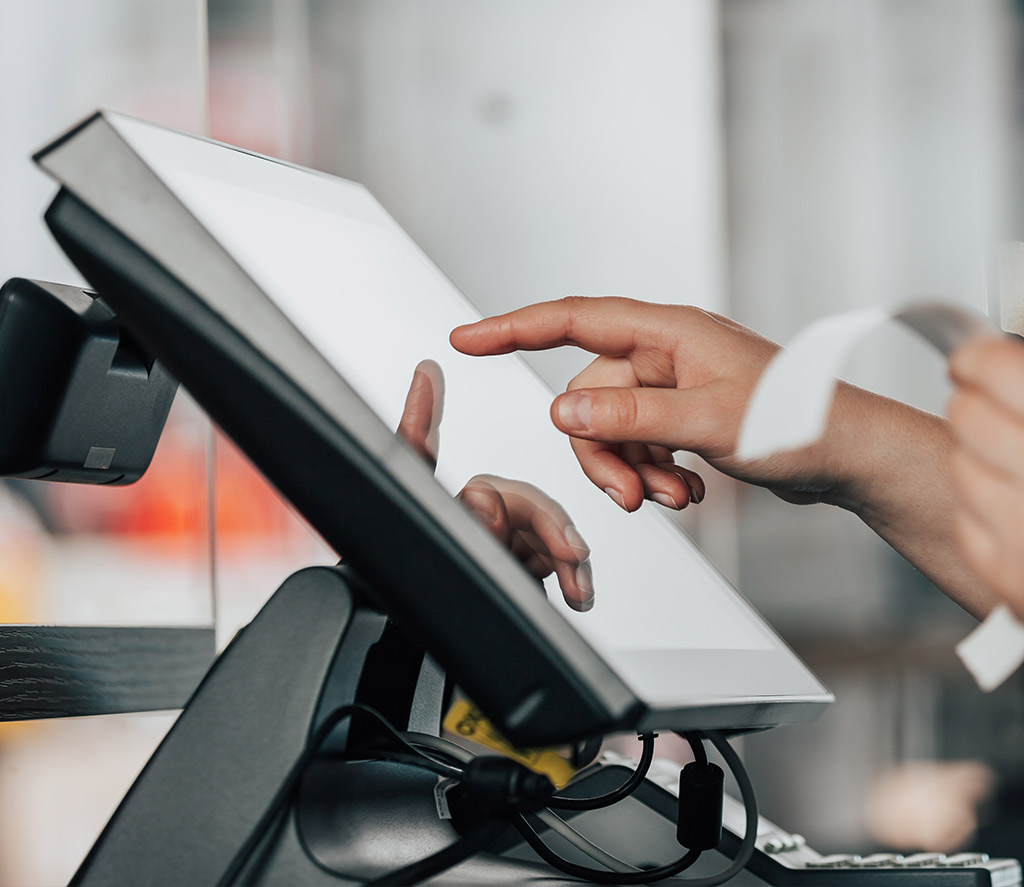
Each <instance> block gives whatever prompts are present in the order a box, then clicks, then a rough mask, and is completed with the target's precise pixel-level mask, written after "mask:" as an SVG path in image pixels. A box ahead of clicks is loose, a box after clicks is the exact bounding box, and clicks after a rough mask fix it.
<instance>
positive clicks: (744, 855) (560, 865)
mask: <svg viewBox="0 0 1024 887" xmlns="http://www.w3.org/2000/svg"><path fill="white" fill-rule="evenodd" d="M705 736H706V737H707V739H708V740H710V742H711V744H712V745H714V746H715V748H716V749H718V753H719V754H720V755H721V756H722V758H723V759H724V760H725V763H726V764H727V765H728V767H729V769H730V770H732V773H733V776H735V777H736V782H737V783H738V785H739V788H740V796H741V797H742V799H743V807H744V810H745V811H746V826H745V830H744V833H743V840H742V841H740V846H739V850H738V851H737V853H736V858H735V859H733V861H732V862H731V863H730V864H729V865H728V866H727V867H726V868H724V869H723V870H722V871H720V872H718V873H717V874H714V875H707V876H705V877H701V878H685V879H684V878H680V879H679V880H680V882H685V884H686V885H687V887H718V885H719V884H724V883H725V882H726V881H728V880H729V879H730V878H733V877H735V876H736V875H737V874H739V873H740V872H741V871H742V870H743V869H744V868H746V865H747V863H748V862H750V857H751V856H752V855H753V853H754V846H755V842H756V841H757V822H758V814H757V798H756V796H755V795H754V786H753V783H752V782H751V781H750V777H749V776H748V774H747V771H746V768H745V767H744V766H743V762H742V761H741V760H740V757H739V755H738V754H736V752H735V750H734V749H733V747H732V746H731V745H729V742H728V740H726V739H725V737H724V736H722V734H721V733H718V732H715V731H710V730H709V731H707V732H706V733H705ZM696 737H697V738H698V739H699V734H696ZM515 826H516V828H517V829H518V831H519V833H520V834H521V835H522V836H523V839H524V840H525V841H526V843H527V844H529V845H530V846H531V847H532V848H533V850H534V851H535V852H536V853H537V855H538V856H540V857H541V859H543V860H544V861H545V862H546V863H548V865H550V866H551V867H552V868H555V869H557V870H558V871H560V872H564V873H565V874H567V875H571V876H572V877H574V878H582V879H584V880H589V881H593V882H594V883H597V884H620V885H631V884H649V883H651V882H652V881H660V880H663V879H665V878H670V877H672V876H673V875H678V874H679V873H680V872H682V871H685V870H686V869H687V868H689V866H691V865H693V863H694V862H695V861H696V859H697V857H698V856H700V852H699V851H696V850H691V851H689V852H688V853H687V854H686V855H685V856H682V857H680V858H679V859H677V860H676V861H675V862H671V863H667V864H666V865H662V866H658V867H656V868H650V869H644V870H641V871H638V872H606V871H602V870H601V869H591V868H588V867H587V866H581V865H577V864H576V863H574V862H570V861H569V860H568V859H565V858H563V857H562V856H559V855H558V854H557V853H555V851H553V850H552V849H551V848H550V847H548V845H547V844H545V843H544V840H543V839H542V838H541V837H540V835H538V834H537V832H536V830H535V829H534V828H533V826H532V825H530V823H529V822H528V821H527V820H526V818H525V817H524V816H520V817H518V818H517V820H516V822H515Z"/></svg>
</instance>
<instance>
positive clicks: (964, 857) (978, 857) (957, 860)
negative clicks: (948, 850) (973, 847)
mask: <svg viewBox="0 0 1024 887" xmlns="http://www.w3.org/2000/svg"><path fill="white" fill-rule="evenodd" d="M983 862H988V854H987V853H954V854H953V855H952V856H947V857H946V858H945V859H944V860H943V861H942V862H940V863H938V864H939V865H942V866H947V865H948V866H959V865H978V864H980V863H983Z"/></svg>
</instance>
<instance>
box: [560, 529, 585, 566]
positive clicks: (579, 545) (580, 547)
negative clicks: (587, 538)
mask: <svg viewBox="0 0 1024 887" xmlns="http://www.w3.org/2000/svg"><path fill="white" fill-rule="evenodd" d="M562 532H563V533H564V534H565V541H566V542H568V543H569V547H570V548H571V549H572V550H573V551H575V552H576V554H577V555H578V556H579V559H580V560H581V561H585V560H586V559H587V558H588V557H590V546H588V545H587V543H586V542H584V541H583V537H582V536H581V535H580V533H579V530H577V529H576V528H575V527H574V526H573V525H572V524H566V526H565V529H564V530H563V531H562Z"/></svg>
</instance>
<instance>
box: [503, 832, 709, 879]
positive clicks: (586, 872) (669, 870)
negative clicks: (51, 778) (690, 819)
mask: <svg viewBox="0 0 1024 887" xmlns="http://www.w3.org/2000/svg"><path fill="white" fill-rule="evenodd" d="M515 827H516V829H517V830H518V831H519V834H521V835H522V836H523V840H524V841H526V843H527V844H529V845H530V846H531V847H532V848H533V850H534V852H535V853H536V854H537V855H538V856H539V857H540V858H541V859H543V860H544V861H545V862H546V863H547V864H548V865H550V866H551V867H552V868H554V869H557V870H558V871H560V872H564V873H565V874H567V875H571V876H572V877H574V878H580V879H582V880H584V881H593V882H594V883H595V884H620V885H630V884H650V883H651V882H652V881H660V880H662V879H663V878H671V877H672V876H673V875H678V874H679V873H680V872H683V871H686V869H688V868H689V867H690V866H691V865H693V864H694V863H695V862H696V861H697V858H698V857H699V856H700V851H699V850H688V851H687V852H686V855H685V856H682V857H680V858H679V859H677V860H676V861H675V862H672V863H669V864H667V865H662V866H658V867H657V868H651V869H640V870H639V871H636V872H605V871H602V870H601V869H592V868H590V867H589V866H585V865H577V864H576V863H575V862H570V861H569V860H568V859H565V858H564V857H562V856H559V855H558V854H557V853H555V851H554V850H552V849H551V848H550V847H548V845H547V844H545V843H544V839H543V838H541V836H540V835H538V834H537V832H536V830H535V829H534V827H533V826H532V825H530V823H529V821H528V820H527V819H526V817H525V816H520V817H518V818H517V819H516V821H515Z"/></svg>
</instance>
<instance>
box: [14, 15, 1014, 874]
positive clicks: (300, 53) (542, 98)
mask: <svg viewBox="0 0 1024 887" xmlns="http://www.w3.org/2000/svg"><path fill="white" fill-rule="evenodd" d="M1022 33H1024V9H1022V8H1021V6H1020V5H1018V4H1017V3H1011V2H1009V0H687V2H686V3H679V2H674V0H629V2H627V0H518V2H516V3H514V4H500V3H495V2H489V3H481V2H479V0H205V2H203V0H199V2H182V0H149V2H147V3H145V4H140V3H135V2H130V0H75V2H71V0H35V2H33V3H24V2H21V0H0V52H2V57H3V58H4V59H5V62H6V70H7V72H8V73H7V76H6V77H5V79H4V82H3V84H2V85H0V120H2V121H3V124H2V127H3V139H0V281H2V280H6V279H7V278H9V277H14V276H19V277H30V278H36V279H42V280H52V281H57V282H62V283H75V282H80V281H79V278H78V276H77V274H76V272H75V271H74V270H73V269H72V268H71V267H70V266H69V265H68V264H67V263H66V261H65V260H63V258H62V257H61V256H60V254H59V252H58V251H57V249H56V248H55V246H54V245H53V244H52V242H51V241H50V239H49V236H48V235H47V233H46V231H45V229H44V227H43V225H42V221H41V214H42V211H43V209H44V208H45V206H46V204H47V203H48V202H49V199H50V197H51V196H52V187H51V185H50V183H49V182H48V181H47V180H46V178H45V177H44V176H43V175H42V174H41V173H39V172H38V171H37V170H36V169H35V168H34V167H33V165H32V164H31V163H30V161H29V156H30V154H31V153H32V151H33V150H35V149H36V148H38V147H40V146H41V145H42V144H44V143H46V142H47V141H48V140H50V139H51V138H52V137H53V136H54V135H56V134H57V133H58V132H60V131H61V130H63V129H65V128H67V127H69V126H70V125H72V124H73V123H75V122H76V121H77V120H79V119H80V118H81V117H83V116H85V115H86V114H88V113H89V112H91V111H92V110H94V109H95V108H96V107H107V108H113V109H116V110H121V111H125V112H128V113H131V114H135V115H138V116H140V117H144V118H146V119H150V120H154V121H157V122H160V123H164V124H167V125H170V126H173V127H176V128H179V129H184V130H187V131H191V132H195V133H198V134H208V135H210V136H212V137H213V138H216V139H220V140H223V141H226V142H230V143H233V144H237V145H241V146H244V147H247V148H250V149H253V150H256V151H259V152H263V153H266V154H271V155H274V156H277V157H282V158H285V159H287V160H291V161H294V162H297V163H300V164H303V165H308V166H313V167H316V168H318V169H322V170H325V171H328V172H331V173H335V174H339V175H342V176H345V177H348V178H352V179H356V180H358V181H361V182H363V183H365V184H366V185H367V186H368V187H369V188H370V190H371V191H372V192H373V193H374V194H375V195H376V197H377V198H378V199H379V200H381V202H382V203H383V204H384V205H385V206H386V207H387V208H388V210H389V211H390V212H391V213H392V214H393V215H394V216H395V217H396V218H397V219H398V221H399V222H400V223H401V224H402V225H403V226H404V227H405V228H406V229H407V230H409V232H410V233H411V234H412V235H413V237H414V238H415V239H416V240H417V241H418V242H419V243H420V244H421V245H422V246H423V247H424V248H425V249H426V251H427V252H428V253H429V254H430V255H431V256H432V257H433V258H434V259H435V260H436V261H437V262H438V264H440V265H441V267H442V268H444V269H445V271H446V272H447V273H448V274H449V276H450V277H452V278H453V280H454V281H455V282H456V283H457V284H458V285H459V286H460V287H461V288H462V289H463V290H464V291H465V292H466V294H467V295H468V296H469V297H470V298H471V299H472V300H473V301H474V302H475V303H476V304H477V305H478V307H479V308H480V309H481V310H482V311H484V312H485V313H489V312H496V311H503V310H507V309H509V308H511V307H514V306H516V305H520V304H525V303H528V302H532V301H536V300H540V299H547V298H557V297H560V296H562V295H565V294H568V293H584V294H608V293H617V294H623V295H628V296H631V297H634V298H638V299H645V300H649V301H662V302H686V303H693V304H697V305H701V306H703V307H706V308H709V309H711V310H714V311H718V312H721V313H724V314H728V315H730V316H732V317H735V318H736V319H738V320H740V321H741V322H743V323H745V324H747V325H749V326H752V327H754V328H755V329H757V330H759V331H761V332H763V333H765V334H766V335H768V336H771V337H773V338H776V339H778V340H781V341H785V340H787V339H788V338H790V337H791V336H792V335H793V334H794V333H795V332H796V331H797V330H798V329H799V328H800V327H802V326H803V325H804V324H806V323H807V322H809V321H810V320H812V319H814V318H816V317H819V316H821V315H823V314H827V313H831V312H834V311H839V310H844V309H849V308H855V307H858V306H862V305H868V304H874V303H878V302H884V301H897V300H903V299H906V298H910V297H915V296H921V295H940V296H943V297H946V298H950V299H954V300H958V301H961V302H963V303H965V304H971V305H975V306H978V307H981V306H983V305H984V303H985V287H984V280H983V269H984V266H985V262H986V258H987V256H988V255H990V253H991V251H992V249H993V248H994V247H995V245H996V244H998V243H999V242H1000V241H1007V240H1011V241H1012V240H1018V239H1024V234H1022V228H1024V225H1022V222H1024V218H1022V217H1024V200H1021V199H1020V187H1019V184H1020V179H1021V169H1020V161H1019V159H1018V158H1019V157H1020V153H1021V152H1020V150H1019V147H1020V145H1021V142H1022V141H1024V120H1022V111H1024V67H1022V61H1024V52H1022V46H1021V35H1022ZM532 360H533V361H534V364H535V366H536V367H537V369H538V371H539V372H540V373H541V374H542V375H543V376H544V377H545V378H546V379H547V380H548V381H549V382H550V383H551V384H552V386H553V387H554V388H556V389H561V388H562V387H564V385H565V383H566V381H567V380H568V379H569V378H571V376H572V375H573V374H574V373H575V372H577V371H578V369H580V368H582V366H584V365H585V363H586V357H585V356H584V355H581V354H578V353H574V352H572V351H568V350H566V351H564V352H561V353H553V354H546V355H536V356H534V357H533V358H532ZM848 378H850V379H851V380H852V381H854V382H856V383H858V384H862V385H865V386H867V387H871V388H873V389H875V390H879V391H882V392H884V393H886V394H889V395H892V396H896V397H900V398H901V399H904V400H909V401H911V402H913V403H915V404H917V405H918V406H921V407H923V408H925V409H929V410H933V411H936V412H941V410H942V408H943V402H944V398H945V396H946V393H947V389H946V384H945V381H944V368H943V365H942V362H941V361H940V360H939V359H938V358H937V357H936V356H935V355H932V354H931V353H929V352H928V351H927V350H926V349H925V348H924V346H921V345H919V344H918V343H917V342H916V341H915V340H913V339H911V338H910V336H909V335H907V334H904V333H901V332H900V331H898V330H885V331H883V332H881V333H879V334H877V335H876V336H874V337H873V338H872V339H871V340H870V342H869V343H867V344H865V345H864V346H863V347H862V348H861V350H860V351H859V352H858V353H857V355H856V356H855V358H854V359H853V361H852V363H851V366H850V367H849V373H848ZM705 478H706V479H707V481H708V486H709V495H708V497H707V499H706V500H705V501H704V502H702V503H701V504H700V506H699V507H697V508H693V509H689V510H688V511H687V512H686V513H685V514H684V515H682V516H681V518H680V522H681V524H682V525H683V527H684V528H685V530H686V531H687V532H689V533H690V534H691V535H692V536H693V537H694V538H695V539H696V540H697V541H698V543H699V544H700V545H701V547H702V548H703V549H704V550H705V552H706V553H707V554H708V555H709V557H711V559H712V560H714V561H715V563H717V564H718V566H719V567H720V568H721V569H722V570H723V571H724V572H725V573H726V575H728V576H729V577H730V579H732V581H733V582H734V583H735V584H736V585H737V586H738V587H739V588H740V589H741V591H742V592H743V593H744V594H745V595H746V597H748V598H749V599H750V600H751V601H752V602H753V603H754V605H755V606H756V607H757V608H758V609H759V610H760V611H761V612H762V613H763V614H764V615H765V616H766V617H767V618H768V620H769V621H770V622H771V623H772V624H773V625H774V626H775V628H776V629H777V630H778V631H779V632H780V634H782V635H783V637H784V638H785V639H786V640H787V641H788V642H789V643H790V644H791V645H792V646H793V647H794V648H795V649H796V650H797V652H798V653H799V654H800V655H801V656H802V657H803V658H804V659H805V660H806V661H807V662H808V663H809V664H810V665H811V667H812V668H813V669H815V670H816V671H817V672H818V674H819V675H820V676H821V678H822V679H823V680H824V681H825V683H826V684H827V685H829V686H830V687H831V689H832V690H833V691H834V692H835V693H836V695H837V697H838V701H837V703H836V704H835V705H834V706H833V707H832V710H831V711H830V712H829V713H828V714H827V715H826V716H825V718H824V719H823V720H822V721H821V722H820V723H819V724H816V725H813V726H803V727H789V728H784V729H778V730H775V731H771V732H769V733H765V734H762V735H756V736H751V737H748V738H747V739H746V740H745V741H744V743H743V752H744V756H745V758H746V760H747V762H748V766H749V767H750V769H751V772H752V775H753V778H754V782H755V785H756V786H757V789H758V795H759V800H760V803H761V807H762V811H763V812H764V814H765V815H767V816H768V817H769V818H771V819H774V820H775V821H777V822H779V823H780V824H781V825H782V826H783V827H785V828H787V829H790V830H793V831H796V832H801V833H803V834H805V835H806V836H807V838H808V840H809V841H810V843H811V844H812V846H814V847H816V848H817V849H819V850H822V851H823V852H831V851H836V852H841V851H846V852H853V851H856V852H868V851H871V850H873V849H880V848H893V849H899V850H918V849H939V850H952V849H955V848H957V847H963V846H969V847H971V848H972V849H981V850H985V851H988V852H990V853H992V854H994V855H995V854H998V855H1009V856H1020V855H1024V838H1022V837H1021V836H1022V835H1024V829H1022V828H1021V820H1022V819H1024V800H1022V795H1024V692H1022V689H1024V688H1022V686H1021V679H1020V677H1019V676H1018V678H1016V679H1014V680H1013V681H1011V682H1010V683H1009V684H1008V685H1007V686H1005V687H1003V688H1002V689H1000V690H999V691H997V692H995V693H993V694H992V695H990V696H983V695H981V694H980V693H979V691H977V689H976V688H974V687H973V685H972V684H971V682H970V681H969V679H968V678H967V676H966V675H965V673H964V672H963V670H962V668H961V667H960V665H959V664H958V662H957V661H956V660H955V657H954V655H953V653H952V645H953V643H954V642H955V641H956V640H958V639H959V638H960V637H961V636H962V635H963V634H964V633H966V631H967V630H969V628H970V627H971V625H972V624H973V620H972V619H971V618H970V617H968V616H966V615H965V614H964V613H962V612H961V611H960V610H959V609H958V608H957V607H956V606H955V605H953V604H951V603H950V602H949V601H948V600H947V599H946V598H944V597H943V596H942V595H941V594H939V593H938V592H936V591H935V590H934V589H932V588H930V587H929V586H928V583H927V582H926V581H925V580H924V579H923V578H922V577H921V576H920V575H919V574H917V573H916V572H915V571H914V570H913V569H912V568H910V567H909V566H907V565H906V564H905V563H904V562H903V561H902V560H900V559H899V558H898V557H897V556H896V555H894V554H893V553H892V552H891V551H890V550H889V549H888V548H887V547H886V546H885V545H884V544H883V543H881V542H879V541H878V540H877V539H876V538H875V537H874V536H872V534H871V533H870V532H868V531H867V530H865V529H864V528H863V527H862V526H861V525H860V524H859V523H858V521H857V520H856V519H854V518H853V517H851V516H850V515H848V514H845V513H842V512H839V511H838V510H835V509H830V508H827V507H824V506H818V507H812V508H798V507H794V506H789V505H786V504H784V503H782V502H781V501H779V500H777V499H775V498H774V497H772V496H771V495H770V494H768V493H767V492H765V491H763V490H756V489H745V488H740V487H738V486H736V485H734V484H732V483H731V482H729V481H727V480H726V479H723V478H721V477H720V476H717V475H714V473H713V472H711V471H710V470H708V471H707V472H706V473H705ZM647 507H652V506H647ZM332 557H333V555H332V554H331V552H329V551H327V550H326V549H325V548H324V546H323V545H322V544H321V543H320V542H319V541H318V540H317V539H316V538H314V536H313V535H312V534H311V533H310V532H309V531H308V530H307V529H306V528H305V527H304V526H303V525H302V524H301V522H300V521H299V520H297V519H296V518H295V517H294V516H293V515H292V514H291V513H290V512H289V511H288V509H287V508H286V507H285V506H283V505H282V504H281V503H280V502H279V501H277V499H276V497H275V495H274V493H273V492H272V491H271V490H269V489H268V488H267V487H266V485H265V484H264V483H263V481H262V480H261V478H260V477H259V476H258V474H256V473H255V472H254V471H253V470H252V468H251V467H250V466H249V465H248V464H247V463H246V462H245V460H244V459H243V458H242V457H241V456H240V455H239V454H238V453H237V452H236V451H235V450H234V449H233V448H232V447H231V446H230V444H228V443H226V442H225V441H224V440H223V439H221V438H220V437H218V436H217V434H216V433H215V431H214V430H213V429H212V428H211V427H210V426H209V423H208V422H207V421H206V419H205V418H204V417H203V415H202V414H201V412H200V411H199V410H198V409H197V408H196V407H195V406H194V405H192V404H191V403H190V402H189V401H188V398H187V395H185V394H183V393H179V395H178V399H177V402H176V405H175V407H174V411H173V412H172V417H171V420H170V421H169V424H168V428H167V430H166V431H165V434H164V437H163V439H162V441H161V444H160V448H159V450H158V452H157V457H156V459H155V460H154V464H153V467H152V468H151V469H150V471H149V472H148V473H147V475H146V477H144V478H143V480H142V481H140V482H139V483H138V484H137V485H134V486H131V487H126V488H122V489H103V488H98V489H93V488H82V487H74V486H63V485H56V484H33V483H31V482H25V483H21V484H14V483H9V484H7V485H6V486H5V487H4V488H3V489H2V490H0V622H4V623H20V622H29V623H34V622H44V623H61V624H103V625H107V624H117V625H132V624H147V625H150V624H152V625H157V624H167V625H172V624H173V625H215V626H216V629H217V637H218V643H219V645H221V646H223V644H224V643H226V642H227V640H229V639H230V637H231V635H232V634H233V633H234V631H235V630H236V629H237V628H238V627H239V626H240V625H241V624H243V623H244V622H245V621H246V620H247V619H248V618H249V617H250V616H251V615H252V613H254V612H255V610H256V609H257V608H258V607H259V606H260V605H261V603H262V602H263V601H264V600H265V599H266V598H267V597H268V596H269V595H270V594H271V593H272V592H273V590H274V589H275V588H276V586H277V585H278V584H279V582H280V581H281V580H283V579H284V578H285V577H286V576H287V575H288V574H289V573H290V572H291V571H292V570H293V569H295V568H297V567H299V566H303V565H306V564H309V563H314V562H330V561H331V559H332ZM173 717H174V714H173V713H161V714H151V715H132V716H127V715H119V716H106V717H102V718H87V719H69V720H60V721H39V722H25V723H16V724H0V847H2V848H3V852H2V853H0V884H53V883H63V882H65V881H66V880H67V879H68V878H69V877H70V876H71V874H72V873H73V871H74V869H75V867H76V866H77V864H78V862H79V861H80V860H81V858H82V857H83V856H84V854H85V852H86V851H87V849H88V847H89V845H90V844H91V842H92V840H94V838H95V836H96V835H97V834H98V832H99V830H100V829H101V828H102V826H103V824H104V822H105V821H106V818H107V817H108V816H109V815H110V813H111V812H112V810H113V809H114V806H115V805H116V803H117V801H118V800H119V798H120V796H121V795H122V794H123V792H124V791H125V790H126V789H127V787H128V786H129V785H130V783H131V781H132V779H133V778H134V776H135V775H136V774H137V772H138V770H139V769H140V768H141V766H142V765H143V763H144V762H145V760H146V757H147V756H148V754H149V753H150V752H151V751H152V749H153V748H154V747H155V745H156V743H157V742H159V740H160V738H161V736H162V735H163V733H164V732H165V731H166V730H167V728H168V727H169V726H170V724H171V723H172V722H173Z"/></svg>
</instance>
